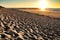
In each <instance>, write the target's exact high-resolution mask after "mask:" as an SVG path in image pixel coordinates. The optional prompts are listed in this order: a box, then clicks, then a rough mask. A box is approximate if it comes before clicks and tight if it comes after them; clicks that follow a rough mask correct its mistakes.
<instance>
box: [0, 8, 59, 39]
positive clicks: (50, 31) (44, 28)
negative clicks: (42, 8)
mask: <svg viewBox="0 0 60 40" xmlns="http://www.w3.org/2000/svg"><path fill="white" fill-rule="evenodd" d="M0 40H60V18H53V17H49V16H44V15H39V14H32V13H30V12H25V11H20V10H16V9H8V8H1V9H0Z"/></svg>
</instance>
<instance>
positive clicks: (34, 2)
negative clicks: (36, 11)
mask: <svg viewBox="0 0 60 40" xmlns="http://www.w3.org/2000/svg"><path fill="white" fill-rule="evenodd" d="M40 1H41V0H0V6H4V7H7V8H38V7H39V5H40V4H39V3H40ZM47 3H48V6H47V8H60V0H47Z"/></svg>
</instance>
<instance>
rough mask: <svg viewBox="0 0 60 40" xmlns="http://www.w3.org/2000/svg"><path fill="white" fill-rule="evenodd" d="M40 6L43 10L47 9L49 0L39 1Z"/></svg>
mask: <svg viewBox="0 0 60 40" xmlns="http://www.w3.org/2000/svg"><path fill="white" fill-rule="evenodd" d="M39 4H40V5H39V8H40V10H41V11H45V9H46V8H47V1H46V0H41V1H40V3H39Z"/></svg>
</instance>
